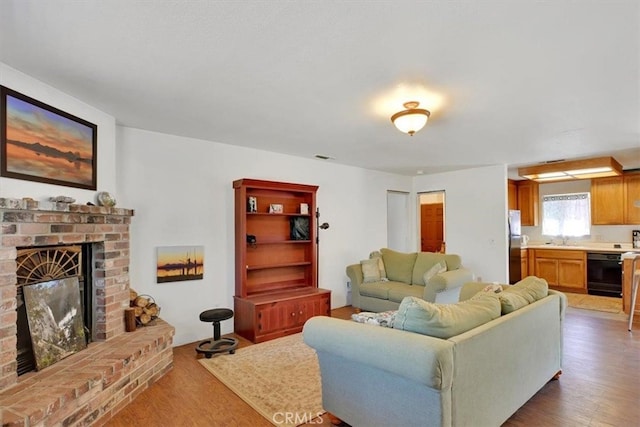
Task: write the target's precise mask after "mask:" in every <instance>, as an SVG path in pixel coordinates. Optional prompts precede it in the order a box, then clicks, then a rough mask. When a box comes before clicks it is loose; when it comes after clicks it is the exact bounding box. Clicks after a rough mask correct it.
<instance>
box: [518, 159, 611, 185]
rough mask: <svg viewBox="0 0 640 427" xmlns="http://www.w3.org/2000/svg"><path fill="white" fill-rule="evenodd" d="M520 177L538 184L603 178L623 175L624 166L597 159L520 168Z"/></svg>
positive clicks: (608, 160) (609, 160)
mask: <svg viewBox="0 0 640 427" xmlns="http://www.w3.org/2000/svg"><path fill="white" fill-rule="evenodd" d="M518 175H520V176H521V177H523V178H527V179H530V180H533V181H537V182H552V181H566V180H568V179H591V178H602V177H605V176H618V175H622V165H621V164H620V163H618V162H617V161H616V159H614V158H613V157H597V158H595V159H584V160H570V161H566V162H555V163H547V164H544V165H538V166H530V167H526V168H520V169H518Z"/></svg>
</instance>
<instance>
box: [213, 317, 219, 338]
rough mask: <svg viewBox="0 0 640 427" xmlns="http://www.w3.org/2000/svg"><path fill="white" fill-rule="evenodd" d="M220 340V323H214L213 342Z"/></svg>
mask: <svg viewBox="0 0 640 427" xmlns="http://www.w3.org/2000/svg"><path fill="white" fill-rule="evenodd" d="M219 339H220V322H213V340H214V341H218V340H219Z"/></svg>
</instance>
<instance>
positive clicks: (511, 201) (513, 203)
mask: <svg viewBox="0 0 640 427" xmlns="http://www.w3.org/2000/svg"><path fill="white" fill-rule="evenodd" d="M507 203H508V206H509V210H517V209H518V187H517V184H516V182H515V181H514V180H512V179H509V180H507Z"/></svg>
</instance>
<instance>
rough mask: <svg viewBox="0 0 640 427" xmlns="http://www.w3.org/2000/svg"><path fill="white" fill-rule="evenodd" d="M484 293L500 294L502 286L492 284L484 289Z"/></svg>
mask: <svg viewBox="0 0 640 427" xmlns="http://www.w3.org/2000/svg"><path fill="white" fill-rule="evenodd" d="M482 292H491V293H494V294H499V293H500V292H502V285H500V284H498V283H492V284H490V285H487V286H485V287H484V288H482Z"/></svg>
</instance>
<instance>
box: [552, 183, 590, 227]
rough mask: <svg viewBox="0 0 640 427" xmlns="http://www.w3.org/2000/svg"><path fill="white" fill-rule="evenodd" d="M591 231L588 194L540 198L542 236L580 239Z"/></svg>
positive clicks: (554, 195)
mask: <svg viewBox="0 0 640 427" xmlns="http://www.w3.org/2000/svg"><path fill="white" fill-rule="evenodd" d="M590 231H591V203H590V199H589V193H574V194H553V195H548V196H544V197H543V198H542V234H543V235H545V236H565V237H580V236H588V235H589V234H590Z"/></svg>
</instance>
